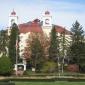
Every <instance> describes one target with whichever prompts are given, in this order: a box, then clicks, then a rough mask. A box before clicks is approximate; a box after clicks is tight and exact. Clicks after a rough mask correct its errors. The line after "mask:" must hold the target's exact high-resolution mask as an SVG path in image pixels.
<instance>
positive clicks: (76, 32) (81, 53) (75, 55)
mask: <svg viewBox="0 0 85 85" xmlns="http://www.w3.org/2000/svg"><path fill="white" fill-rule="evenodd" d="M71 31H72V33H73V35H72V44H71V46H70V49H69V51H68V56H69V57H70V63H75V64H77V65H79V66H83V65H85V62H84V61H85V42H84V31H83V29H82V26H81V25H80V24H79V22H78V21H76V22H75V24H73V27H72V28H71Z"/></svg>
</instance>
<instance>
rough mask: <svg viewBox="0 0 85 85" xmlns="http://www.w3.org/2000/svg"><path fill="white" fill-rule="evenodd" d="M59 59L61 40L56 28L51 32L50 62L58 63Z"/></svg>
mask: <svg viewBox="0 0 85 85" xmlns="http://www.w3.org/2000/svg"><path fill="white" fill-rule="evenodd" d="M58 57H59V39H58V35H57V32H56V29H55V26H54V27H53V29H52V30H51V35H50V47H49V58H50V60H53V61H56V60H57V58H58Z"/></svg>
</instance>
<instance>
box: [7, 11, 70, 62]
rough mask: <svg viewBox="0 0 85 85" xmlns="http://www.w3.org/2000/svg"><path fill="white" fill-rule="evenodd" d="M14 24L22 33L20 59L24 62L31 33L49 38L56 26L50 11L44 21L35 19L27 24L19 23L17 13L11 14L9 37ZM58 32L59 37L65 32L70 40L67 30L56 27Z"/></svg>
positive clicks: (45, 14)
mask: <svg viewBox="0 0 85 85" xmlns="http://www.w3.org/2000/svg"><path fill="white" fill-rule="evenodd" d="M13 23H16V24H17V25H18V27H19V32H20V35H19V36H20V42H19V49H20V53H19V54H20V57H21V58H22V59H23V62H24V63H26V62H25V55H23V54H24V50H25V48H26V47H27V40H28V39H30V34H31V33H40V34H42V33H43V34H45V35H46V36H47V37H48V38H49V35H50V32H51V30H52V27H53V26H54V25H53V24H52V16H51V14H50V12H49V11H46V12H45V13H44V15H43V16H42V20H39V19H35V20H33V21H30V22H27V23H22V24H19V23H18V16H17V14H16V12H15V11H14V10H13V11H12V12H11V15H10V16H9V29H8V35H10V30H11V29H10V27H11V26H12V24H13ZM55 27H56V32H57V33H58V36H60V35H61V33H63V32H64V31H65V36H66V38H67V39H68V40H71V39H70V35H71V32H70V31H68V30H66V29H65V28H64V27H62V26H59V25H55Z"/></svg>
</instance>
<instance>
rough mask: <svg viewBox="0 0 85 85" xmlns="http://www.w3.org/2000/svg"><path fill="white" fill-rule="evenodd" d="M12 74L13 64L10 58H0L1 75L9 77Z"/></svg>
mask: <svg viewBox="0 0 85 85" xmlns="http://www.w3.org/2000/svg"><path fill="white" fill-rule="evenodd" d="M11 72H12V63H11V61H10V59H9V57H7V56H5V55H3V56H2V57H1V58H0V75H9V74H11Z"/></svg>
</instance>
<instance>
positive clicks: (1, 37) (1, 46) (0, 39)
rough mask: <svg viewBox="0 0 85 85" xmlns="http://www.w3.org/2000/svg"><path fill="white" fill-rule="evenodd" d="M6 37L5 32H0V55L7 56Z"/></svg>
mask: <svg viewBox="0 0 85 85" xmlns="http://www.w3.org/2000/svg"><path fill="white" fill-rule="evenodd" d="M8 40H9V38H8V35H7V31H6V30H1V31H0V54H2V55H8V52H7V51H8V49H7V48H8Z"/></svg>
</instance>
